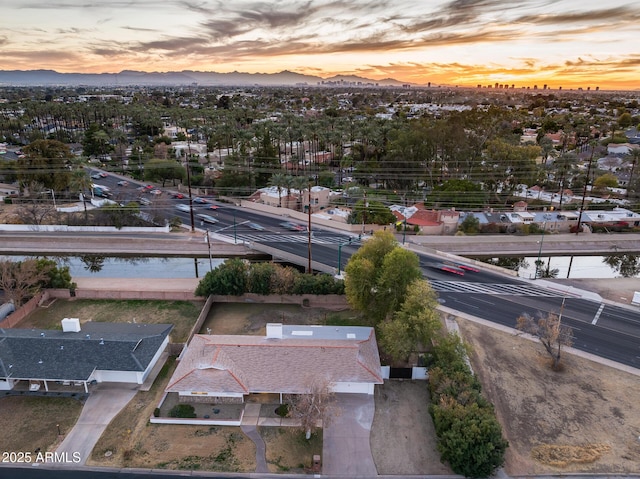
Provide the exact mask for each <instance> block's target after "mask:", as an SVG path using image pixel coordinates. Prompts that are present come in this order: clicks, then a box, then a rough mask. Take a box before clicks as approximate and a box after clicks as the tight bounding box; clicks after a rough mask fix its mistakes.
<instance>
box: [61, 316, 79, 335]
mask: <svg viewBox="0 0 640 479" xmlns="http://www.w3.org/2000/svg"><path fill="white" fill-rule="evenodd" d="M62 332H64V333H79V332H80V319H79V318H64V319H63V320H62Z"/></svg>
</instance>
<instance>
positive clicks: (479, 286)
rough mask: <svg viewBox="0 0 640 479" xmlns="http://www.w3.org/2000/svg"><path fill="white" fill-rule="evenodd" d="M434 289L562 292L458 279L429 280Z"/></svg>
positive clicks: (526, 293)
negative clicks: (467, 281) (460, 280)
mask: <svg viewBox="0 0 640 479" xmlns="http://www.w3.org/2000/svg"><path fill="white" fill-rule="evenodd" d="M430 283H431V287H432V288H433V289H434V291H437V292H441V293H482V294H495V295H520V296H562V294H560V293H558V292H555V291H551V290H547V289H543V288H540V287H538V286H528V285H519V284H499V283H471V282H469V283H466V282H459V281H431V282H430Z"/></svg>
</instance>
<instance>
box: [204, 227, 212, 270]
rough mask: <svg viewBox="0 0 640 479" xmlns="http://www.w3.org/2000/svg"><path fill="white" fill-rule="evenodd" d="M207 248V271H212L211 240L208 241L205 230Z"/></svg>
mask: <svg viewBox="0 0 640 479" xmlns="http://www.w3.org/2000/svg"><path fill="white" fill-rule="evenodd" d="M206 234H207V236H206V237H207V249H208V250H209V271H213V262H212V261H211V241H209V230H207V233H206Z"/></svg>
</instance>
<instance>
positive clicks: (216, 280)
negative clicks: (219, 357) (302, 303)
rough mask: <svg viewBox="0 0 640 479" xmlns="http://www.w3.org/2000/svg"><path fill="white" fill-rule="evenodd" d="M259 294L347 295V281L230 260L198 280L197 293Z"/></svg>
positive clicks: (327, 275)
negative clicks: (345, 289)
mask: <svg viewBox="0 0 640 479" xmlns="http://www.w3.org/2000/svg"><path fill="white" fill-rule="evenodd" d="M245 293H256V294H263V295H269V294H344V282H343V281H342V280H339V279H335V278H334V277H333V276H331V275H330V274H315V275H314V274H305V273H301V272H299V271H298V270H297V269H295V268H291V267H285V266H280V265H278V264H275V263H249V262H247V261H243V260H241V259H227V260H226V261H225V262H224V263H222V264H221V265H220V266H218V267H217V268H216V269H214V270H212V271H209V272H208V273H207V274H206V275H205V276H204V278H202V280H201V281H200V283H198V287H197V288H196V292H195V294H196V296H208V295H210V294H219V295H230V296H240V295H242V294H245Z"/></svg>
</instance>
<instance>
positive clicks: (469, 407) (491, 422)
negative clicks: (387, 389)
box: [429, 334, 509, 477]
mask: <svg viewBox="0 0 640 479" xmlns="http://www.w3.org/2000/svg"><path fill="white" fill-rule="evenodd" d="M466 357H467V347H466V346H465V345H464V343H463V342H462V341H461V340H460V338H459V337H458V335H456V334H450V335H449V336H448V337H447V338H446V339H444V340H442V341H441V342H440V343H439V344H438V345H437V346H436V348H435V351H434V363H433V366H432V367H431V368H430V369H429V392H430V394H431V406H430V408H429V412H430V413H431V417H432V418H433V423H434V426H435V430H436V435H437V436H438V450H439V452H440V455H441V459H442V460H443V461H446V462H448V463H449V465H450V466H451V469H452V470H453V472H455V473H456V474H462V475H464V476H466V477H489V476H491V475H492V474H493V473H494V472H495V470H496V469H497V468H499V467H501V466H502V465H503V464H504V454H505V451H506V448H507V447H508V446H509V443H508V442H507V441H506V440H505V439H504V438H503V436H502V428H501V426H500V423H499V422H498V420H497V418H496V415H495V410H494V408H493V405H492V404H491V403H489V402H488V401H487V400H486V399H485V398H484V396H482V394H481V386H480V382H479V381H478V379H477V378H476V376H474V375H473V373H472V372H471V370H470V369H469V366H468V365H467V363H466Z"/></svg>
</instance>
